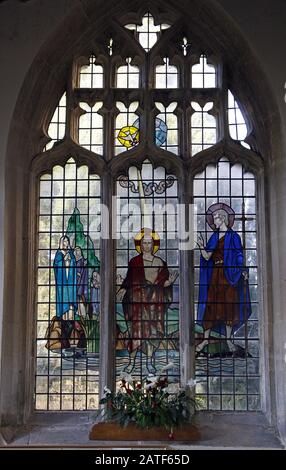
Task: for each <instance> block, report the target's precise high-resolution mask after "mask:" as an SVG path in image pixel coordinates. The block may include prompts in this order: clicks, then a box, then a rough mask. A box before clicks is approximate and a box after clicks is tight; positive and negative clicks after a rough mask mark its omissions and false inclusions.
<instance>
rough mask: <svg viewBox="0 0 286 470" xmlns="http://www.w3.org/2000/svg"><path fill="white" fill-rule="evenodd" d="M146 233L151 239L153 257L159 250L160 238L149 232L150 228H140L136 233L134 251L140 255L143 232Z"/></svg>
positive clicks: (151, 231)
mask: <svg viewBox="0 0 286 470" xmlns="http://www.w3.org/2000/svg"><path fill="white" fill-rule="evenodd" d="M146 231H148V232H149V233H150V235H151V237H152V239H153V255H154V254H155V253H156V252H157V251H158V250H159V248H160V237H159V235H158V233H157V232H155V231H154V230H151V229H150V228H141V230H140V232H138V233H137V235H135V237H134V243H135V249H136V251H138V253H140V254H141V252H142V250H141V240H142V238H143V237H144V235H145V232H146Z"/></svg>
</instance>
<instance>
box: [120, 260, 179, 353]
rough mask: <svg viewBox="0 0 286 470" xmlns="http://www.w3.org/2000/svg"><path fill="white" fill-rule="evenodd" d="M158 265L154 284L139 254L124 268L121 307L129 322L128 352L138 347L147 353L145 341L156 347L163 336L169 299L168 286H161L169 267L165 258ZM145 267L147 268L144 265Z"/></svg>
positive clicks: (170, 289) (170, 293) (167, 276)
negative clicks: (125, 273) (146, 273)
mask: <svg viewBox="0 0 286 470" xmlns="http://www.w3.org/2000/svg"><path fill="white" fill-rule="evenodd" d="M162 263H163V265H162V266H161V267H159V268H158V275H157V278H156V279H155V282H154V284H152V283H151V282H149V281H148V280H147V279H146V278H145V271H144V263H143V256H142V254H140V255H138V256H135V257H134V258H132V259H131V260H130V261H129V264H128V271H127V275H126V278H125V280H124V281H123V283H122V288H123V289H126V293H125V295H124V297H123V301H122V304H123V311H124V315H125V319H126V322H129V325H130V327H129V340H128V341H127V348H128V351H129V352H132V351H135V350H136V349H140V350H141V351H143V352H144V353H145V354H147V347H146V346H147V344H148V343H149V344H152V345H153V346H154V347H159V344H160V342H161V341H162V339H163V338H164V336H165V329H164V318H165V313H166V312H167V310H168V307H169V304H170V303H171V301H172V298H171V297H172V287H171V286H168V287H164V284H165V282H166V281H167V280H168V279H169V270H168V267H167V264H166V263H165V261H163V260H162ZM146 269H148V268H146Z"/></svg>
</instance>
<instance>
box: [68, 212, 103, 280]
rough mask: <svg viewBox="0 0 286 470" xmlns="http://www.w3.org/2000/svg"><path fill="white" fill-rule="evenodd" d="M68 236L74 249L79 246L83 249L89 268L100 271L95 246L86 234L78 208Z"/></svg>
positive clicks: (74, 213)
mask: <svg viewBox="0 0 286 470" xmlns="http://www.w3.org/2000/svg"><path fill="white" fill-rule="evenodd" d="M66 235H67V236H68V237H69V238H70V240H71V242H72V245H73V247H74V248H75V247H76V246H79V247H80V248H81V249H82V252H83V256H84V258H85V259H86V260H87V265H88V267H92V268H94V269H96V270H97V271H99V265H100V263H99V259H98V258H97V256H96V254H95V250H94V244H93V241H92V239H91V238H90V236H89V235H86V234H85V233H84V227H83V224H82V222H81V220H80V212H79V210H78V208H77V207H76V208H75V209H74V211H73V214H72V215H71V217H70V218H69V221H68V226H67V230H66Z"/></svg>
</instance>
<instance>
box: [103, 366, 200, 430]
mask: <svg viewBox="0 0 286 470" xmlns="http://www.w3.org/2000/svg"><path fill="white" fill-rule="evenodd" d="M167 368H171V365H169V366H167V367H165V369H164V370H166V369H167ZM164 370H162V372H163V371H164ZM194 384H195V382H194V381H191V382H190V383H189V384H188V385H189V386H190V387H194ZM100 403H101V404H105V405H106V409H105V413H106V416H107V419H109V420H112V421H116V422H118V423H119V424H120V425H121V426H124V427H126V426H128V424H129V423H134V424H136V425H137V426H138V427H141V428H151V427H153V426H162V427H165V428H166V429H168V430H169V432H170V434H169V438H170V439H172V438H173V428H174V427H178V426H180V425H183V424H185V423H188V422H190V416H191V413H190V405H192V404H193V405H194V407H196V401H195V399H192V398H190V397H188V396H187V394H186V391H185V390H182V389H180V388H179V384H175V383H170V384H169V383H168V379H167V377H162V375H161V374H160V375H158V376H152V375H150V376H148V377H146V378H145V379H143V380H142V381H138V380H135V379H134V378H133V377H132V376H131V375H130V374H124V375H123V377H122V378H121V382H120V389H119V391H117V392H116V393H113V392H111V390H109V389H108V388H105V389H104V397H103V398H102V399H101V401H100Z"/></svg>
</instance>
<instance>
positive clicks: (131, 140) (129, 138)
mask: <svg viewBox="0 0 286 470" xmlns="http://www.w3.org/2000/svg"><path fill="white" fill-rule="evenodd" d="M117 139H118V140H119V142H120V143H121V145H123V146H124V147H126V148H127V149H130V148H131V147H135V145H137V144H138V143H139V129H138V127H135V126H125V127H122V129H120V131H119V132H118V136H117Z"/></svg>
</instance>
